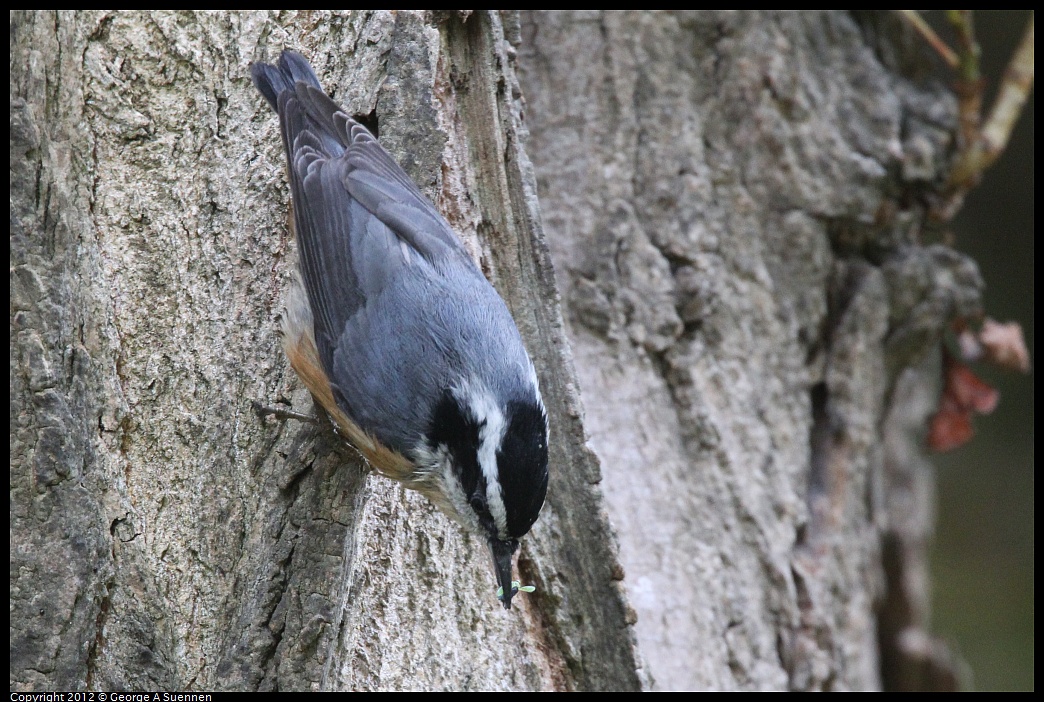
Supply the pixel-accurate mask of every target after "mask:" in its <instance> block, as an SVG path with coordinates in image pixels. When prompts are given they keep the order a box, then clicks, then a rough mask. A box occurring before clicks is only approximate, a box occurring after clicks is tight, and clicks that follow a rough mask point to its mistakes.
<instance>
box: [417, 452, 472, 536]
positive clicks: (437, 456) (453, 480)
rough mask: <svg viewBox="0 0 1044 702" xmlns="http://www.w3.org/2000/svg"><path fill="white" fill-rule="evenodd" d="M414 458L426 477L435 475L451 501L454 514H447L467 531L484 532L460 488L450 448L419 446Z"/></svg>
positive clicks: (444, 493) (443, 491)
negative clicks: (431, 448)
mask: <svg viewBox="0 0 1044 702" xmlns="http://www.w3.org/2000/svg"><path fill="white" fill-rule="evenodd" d="M414 456H415V458H416V461H417V464H418V465H420V466H423V470H424V474H425V475H426V476H432V475H433V476H434V478H435V480H436V481H437V482H438V484H439V487H440V489H441V491H442V494H443V495H444V496H445V497H446V499H447V500H448V501H449V506H450V507H451V508H452V512H447V513H448V514H450V516H452V517H453V518H454V519H455V520H456V521H458V522H460V524H461V526H463V527H464V528H465V529H468V530H470V531H472V532H473V533H479V534H481V533H482V532H483V529H482V525H481V524H480V523H479V520H478V517H477V516H476V515H475V511H474V510H473V509H471V504H470V502H469V500H468V496H467V495H465V494H464V491H463V490H462V489H461V487H460V480H459V479H458V478H457V473H456V470H455V469H454V467H453V458H452V456H451V455H450V451H449V448H448V447H447V446H446V445H445V444H440V445H439V446H437V447H435V450H434V451H432V450H430V449H428V448H426V447H423V446H418V447H417V448H415V449H414ZM443 511H446V510H443Z"/></svg>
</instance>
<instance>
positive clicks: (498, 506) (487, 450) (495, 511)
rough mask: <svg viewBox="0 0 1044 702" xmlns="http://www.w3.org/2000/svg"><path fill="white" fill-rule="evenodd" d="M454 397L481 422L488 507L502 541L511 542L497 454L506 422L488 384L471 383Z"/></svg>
mask: <svg viewBox="0 0 1044 702" xmlns="http://www.w3.org/2000/svg"><path fill="white" fill-rule="evenodd" d="M454 394H455V395H456V396H457V399H458V400H460V402H461V404H463V405H464V406H465V407H467V408H468V411H470V412H471V413H472V416H473V417H474V418H475V419H476V420H477V421H478V422H480V427H479V446H478V464H479V468H480V469H481V470H482V476H483V477H484V478H485V479H486V506H487V508H488V509H489V513H490V515H492V517H493V522H494V523H495V524H496V526H497V532H498V534H499V535H500V538H502V539H506V538H508V531H507V508H506V507H505V506H504V495H503V491H502V490H501V486H500V470H499V469H498V468H497V450H499V449H500V444H501V442H502V441H503V440H504V434H505V433H506V432H507V420H506V418H505V417H504V412H503V411H502V410H501V408H500V405H499V403H497V401H496V399H495V398H494V397H493V393H491V392H490V391H489V388H487V387H486V385H485V383H483V382H482V381H479V380H475V379H471V380H467V381H464V382H462V383H461V384H460V385H459V386H458V387H457V388H454Z"/></svg>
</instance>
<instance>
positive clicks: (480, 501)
mask: <svg viewBox="0 0 1044 702" xmlns="http://www.w3.org/2000/svg"><path fill="white" fill-rule="evenodd" d="M471 509H473V510H475V511H476V512H478V513H479V514H485V513H486V498H485V497H483V496H482V494H481V493H478V492H476V493H475V494H474V495H472V496H471Z"/></svg>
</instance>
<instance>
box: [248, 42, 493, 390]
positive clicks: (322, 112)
mask: <svg viewBox="0 0 1044 702" xmlns="http://www.w3.org/2000/svg"><path fill="white" fill-rule="evenodd" d="M251 73H252V76H253V79H254V84H255V85H256V86H257V88H258V90H259V91H260V92H261V93H262V95H264V97H265V99H266V100H267V101H268V103H269V104H270V105H271V106H272V108H273V109H274V110H275V111H276V112H277V114H278V115H279V120H280V126H281V131H282V137H283V145H284V147H285V149H286V154H287V170H288V177H289V180H290V188H291V194H292V196H293V210H294V224H295V229H296V235H297V240H298V245H299V249H300V257H301V277H302V280H303V283H304V286H305V290H306V291H307V293H308V300H309V304H310V306H311V308H312V313H313V317H314V325H315V329H314V331H315V340H316V348H317V350H318V352H319V356H320V360H321V361H322V363H323V366H324V369H325V370H326V372H327V375H328V376H330V377H331V378H333V377H334V375H333V368H334V354H335V351H336V348H337V345H338V344H339V343H340V339H341V337H342V336H343V335H344V334H345V332H346V330H349V329H350V328H351V327H352V323H351V320H352V319H353V318H354V317H355V316H356V315H358V314H359V312H360V310H362V309H363V308H364V307H365V306H366V305H367V303H368V302H369V301H372V300H373V299H375V298H376V297H377V296H378V295H380V294H381V293H382V292H383V291H385V290H386V289H387V288H388V287H389V286H392V285H395V284H396V281H400V280H401V279H402V277H403V276H404V274H405V272H406V271H407V269H408V268H410V267H417V266H420V267H428V266H440V265H441V262H444V261H446V260H453V261H454V264H461V265H460V271H461V272H463V273H464V274H465V275H470V276H477V277H478V278H480V279H481V278H482V274H481V272H480V271H479V270H478V268H477V267H476V266H475V265H474V263H473V262H472V261H471V259H470V257H469V256H468V255H467V253H466V251H465V250H464V248H463V246H462V245H461V243H460V241H459V239H458V238H457V237H456V235H455V234H454V233H453V231H452V230H451V229H450V227H449V225H448V224H447V223H446V221H445V220H444V219H443V218H442V216H441V215H439V213H438V212H437V211H436V210H435V207H434V206H433V205H432V204H431V202H430V201H429V200H428V199H427V198H426V197H424V195H423V194H422V193H421V192H420V190H419V189H418V188H417V186H416V185H414V183H413V182H412V181H411V180H410V178H409V176H407V175H406V173H405V172H404V171H403V170H402V169H401V168H400V167H399V165H398V164H396V163H395V161H394V160H393V159H392V158H391V156H390V155H389V154H388V152H387V151H385V150H384V148H383V147H382V146H381V145H380V144H379V143H378V142H377V140H376V139H375V138H374V137H373V135H372V134H370V132H369V131H367V130H366V128H365V127H363V126H362V125H361V124H359V123H357V122H356V121H355V120H353V119H351V118H350V117H349V116H348V115H347V114H346V112H345V111H344V110H343V109H342V108H341V107H340V106H339V105H338V104H337V103H335V102H334V101H333V100H331V99H330V98H329V97H328V96H327V95H326V94H325V93H324V92H323V91H322V88H321V86H320V84H319V80H318V79H317V78H316V76H315V74H314V73H313V72H312V69H311V67H310V66H309V65H308V62H307V61H306V60H305V58H304V57H303V56H301V55H300V54H297V53H294V52H291V51H284V52H283V54H282V55H281V56H280V59H279V64H278V66H275V65H270V64H263V63H257V64H254V65H253V66H251ZM415 272H416V271H415ZM483 282H485V281H484V279H483Z"/></svg>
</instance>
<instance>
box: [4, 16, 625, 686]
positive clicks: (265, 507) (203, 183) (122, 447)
mask: <svg viewBox="0 0 1044 702" xmlns="http://www.w3.org/2000/svg"><path fill="white" fill-rule="evenodd" d="M508 19H509V24H508V28H507V29H508V32H509V34H510V35H511V36H512V37H514V38H515V39H516V41H517V36H518V25H517V17H514V18H512V17H511V16H509V18H508ZM284 47H292V48H297V49H301V50H304V51H305V53H306V54H308V55H309V56H310V57H311V58H312V60H313V63H314V65H315V67H316V69H317V71H318V72H319V75H320V76H321V78H322V80H323V82H324V84H325V85H326V86H327V87H328V88H329V89H330V90H331V91H332V92H333V93H334V94H335V96H336V97H337V99H339V100H340V101H342V102H343V103H344V104H346V105H347V106H348V108H349V109H350V110H352V111H353V112H354V113H355V114H359V115H365V116H368V117H370V118H371V120H372V122H374V123H376V125H377V126H378V128H379V130H380V135H381V139H382V141H383V142H384V143H385V145H386V146H387V147H388V148H389V149H390V150H391V151H392V153H393V154H395V155H396V156H397V157H398V158H399V159H400V160H401V162H402V163H403V165H404V167H405V168H406V169H407V170H408V171H409V172H410V173H411V175H413V176H414V177H415V178H416V179H417V181H418V182H419V183H420V185H421V187H422V188H423V189H424V190H426V191H427V192H428V193H429V194H430V195H432V196H433V197H434V199H435V200H436V202H437V203H438V204H439V206H440V207H441V208H442V210H443V211H444V212H445V213H446V214H447V216H448V218H449V219H450V220H451V222H453V223H454V224H455V225H456V226H457V228H458V230H459V231H460V232H461V233H462V234H463V236H464V238H465V240H466V242H467V244H468V245H469V246H470V247H471V248H472V250H473V251H474V253H475V254H476V256H477V257H478V258H479V259H480V261H481V263H482V266H483V269H484V270H485V271H486V272H487V274H488V275H489V276H490V278H491V279H492V280H493V281H494V283H495V284H496V285H497V287H498V288H499V289H500V290H501V292H502V294H503V295H504V296H505V297H506V299H507V300H508V301H509V304H510V305H511V307H512V310H513V312H514V313H515V315H516V318H517V319H518V321H519V326H520V327H521V330H522V332H523V336H524V337H525V338H526V340H527V343H528V345H529V348H530V350H531V353H532V355H533V356H534V361H535V362H536V365H537V367H538V368H539V369H540V371H539V372H540V380H541V384H542V386H543V389H544V395H545V401H546V403H547V405H548V410H549V414H550V417H551V424H552V432H553V435H554V436H555V443H554V447H553V451H552V471H553V477H552V483H551V498H550V500H549V504H548V505H547V507H546V508H545V513H544V515H543V517H542V519H541V520H540V523H539V525H538V526H537V528H536V529H535V531H534V533H533V535H532V537H531V538H529V539H527V540H526V542H525V546H524V551H523V553H522V556H521V562H520V569H521V572H522V575H523V579H524V580H526V581H527V582H532V583H534V584H536V585H537V586H538V588H539V590H538V594H537V595H535V596H533V597H520V598H517V599H516V602H518V603H519V605H518V606H517V607H516V608H515V609H514V610H512V611H511V612H504V610H503V609H502V608H500V606H499V604H498V603H497V602H496V599H495V594H494V586H493V585H492V583H494V580H493V579H492V572H491V569H490V567H489V564H488V563H487V556H486V555H485V546H484V544H480V543H477V542H475V541H474V540H472V539H469V538H468V537H466V536H465V535H463V534H462V533H461V531H460V529H459V528H458V527H457V526H456V525H454V524H451V523H449V522H448V520H446V519H445V518H444V517H443V516H441V515H440V514H438V513H436V512H435V511H434V509H433V508H432V507H431V506H430V505H429V504H428V503H427V502H426V501H425V500H423V499H422V498H420V497H418V496H417V495H414V494H409V493H406V492H404V491H403V490H401V489H400V488H399V487H397V486H395V485H392V484H390V483H388V482H387V481H384V480H381V479H378V478H368V477H365V476H364V474H363V472H362V467H361V465H360V463H359V461H358V460H357V459H356V458H355V457H354V456H353V455H351V452H350V451H345V450H343V449H342V448H340V447H338V446H337V441H336V439H335V438H333V437H332V436H331V435H330V433H329V432H328V431H327V430H326V428H325V427H323V428H318V429H317V428H315V427H312V426H309V425H300V424H286V425H282V424H278V423H274V422H271V421H263V420H261V419H259V418H258V417H257V416H255V414H254V413H253V412H252V411H251V403H252V402H254V401H260V402H262V403H265V404H273V403H278V402H283V403H288V404H290V405H292V406H293V407H295V408H298V409H302V410H305V411H307V410H308V409H309V408H310V406H311V404H310V400H309V398H308V397H307V393H305V392H304V391H303V390H302V389H301V386H300V385H299V383H298V382H297V381H296V379H295V378H294V377H293V375H292V373H291V372H290V371H289V369H288V367H287V364H286V361H285V359H283V358H282V354H281V351H280V349H279V344H278V341H277V339H276V335H275V323H274V318H275V316H276V315H277V313H278V311H279V307H280V296H281V291H282V290H283V289H285V287H286V284H287V282H288V276H289V275H290V274H291V271H292V269H293V266H294V263H295V257H294V245H293V243H292V241H290V240H289V235H288V230H287V229H288V228H287V204H288V195H287V189H286V184H285V178H284V176H283V172H282V163H283V155H282V153H281V145H280V141H279V137H278V130H277V125H276V120H275V118H274V116H273V115H272V114H271V113H270V112H269V110H268V108H267V106H265V105H264V103H263V101H262V99H261V98H260V96H259V95H258V94H257V93H256V91H254V89H253V87H252V86H251V84H250V80H249V74H248V66H249V64H250V62H251V61H253V60H260V59H266V60H271V59H273V58H275V57H276V56H277V55H278V52H279V51H280V50H281V49H282V48H284ZM513 56H514V49H513V48H512V47H511V46H510V44H509V42H508V41H507V40H506V38H505V27H504V25H503V24H502V21H501V18H500V16H499V15H498V14H486V13H481V14H473V15H470V16H469V15H468V14H467V13H460V14H457V13H446V14H425V13H413V12H399V13H389V12H358V13H351V14H342V13H337V14H326V13H289V14H278V15H267V14H258V13H249V14H216V13H199V14H195V13H147V14H137V13H59V14H53V13H42V12H41V13H19V14H15V15H13V16H12V33H11V77H12V88H11V98H12V107H11V169H12V170H11V176H12V191H11V201H12V218H11V223H12V233H11V254H12V278H11V290H12V306H11V309H12V317H11V330H12V355H11V391H12V413H11V449H12V490H11V495H12V511H11V531H12V559H11V566H12V577H11V599H12V612H11V616H12V635H11V686H12V689H82V688H84V687H88V688H92V689H97V690H114V689H215V688H217V689H222V688H225V689H331V688H352V689H439V688H446V689H549V688H582V689H601V688H614V689H627V688H635V687H638V685H639V680H638V673H637V666H636V664H635V662H634V651H633V638H632V637H631V636H630V635H629V625H628V623H627V610H626V606H625V603H624V601H623V599H622V593H621V590H620V588H619V584H618V579H619V575H618V572H619V569H618V568H614V564H615V563H616V559H615V555H614V546H613V542H612V539H611V536H610V534H609V530H608V526H607V523H606V521H605V511H604V508H603V507H602V503H601V495H600V493H599V492H598V489H597V482H598V467H597V465H595V463H594V461H593V457H592V456H591V454H590V453H589V452H588V451H587V449H586V447H585V445H584V437H583V434H582V426H581V423H580V419H579V415H580V413H579V410H578V406H579V405H578V400H577V398H576V394H575V382H574V381H573V378H572V370H571V367H570V361H569V358H568V351H567V347H566V344H565V339H564V332H563V329H562V325H561V321H560V317H559V313H558V308H557V299H558V298H557V294H556V292H555V289H554V278H553V274H552V273H551V270H550V263H549V260H548V256H547V253H546V247H545V245H544V244H543V239H542V235H541V232H540V229H539V216H538V213H537V208H536V196H535V184H534V182H533V178H532V174H531V170H530V167H529V165H528V160H527V157H526V155H525V152H524V151H523V144H522V135H521V134H520V131H519V111H520V103H519V91H518V87H517V82H516V80H515V78H514V68H513Z"/></svg>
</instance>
